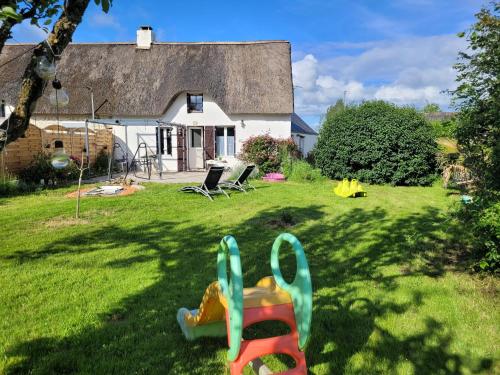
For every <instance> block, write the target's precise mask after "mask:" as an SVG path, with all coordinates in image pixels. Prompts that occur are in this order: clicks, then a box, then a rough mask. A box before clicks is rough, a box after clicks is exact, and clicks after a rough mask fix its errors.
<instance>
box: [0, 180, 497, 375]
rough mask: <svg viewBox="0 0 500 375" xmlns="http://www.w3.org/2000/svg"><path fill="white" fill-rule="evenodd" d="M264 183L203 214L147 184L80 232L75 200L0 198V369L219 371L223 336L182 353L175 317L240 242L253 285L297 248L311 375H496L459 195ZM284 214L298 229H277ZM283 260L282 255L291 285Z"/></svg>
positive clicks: (96, 206) (203, 202)
mask: <svg viewBox="0 0 500 375" xmlns="http://www.w3.org/2000/svg"><path fill="white" fill-rule="evenodd" d="M257 186H258V189H257V191H255V192H252V193H250V194H241V193H234V194H232V197H231V199H226V198H224V197H218V198H217V199H216V201H215V202H209V201H208V200H207V199H206V198H203V197H201V196H196V195H189V194H181V193H177V192H176V189H177V186H172V185H170V186H165V185H156V184H149V185H147V188H146V190H144V191H140V192H138V193H136V194H135V195H132V196H128V197H119V198H91V199H85V200H83V203H82V212H83V219H82V220H81V221H79V222H76V221H75V220H73V219H72V218H71V217H72V213H73V210H74V200H71V199H68V198H65V197H64V194H65V193H66V192H67V191H68V190H67V189H60V190H56V191H49V192H44V193H40V194H35V195H29V196H21V197H14V198H2V199H0V212H1V223H2V224H1V229H2V230H1V234H2V235H1V237H0V285H1V289H0V316H1V317H2V318H1V320H0V373H6V374H28V373H29V374H56V373H57V374H61V373H64V374H70V373H81V374H218V373H220V374H222V373H224V371H225V354H226V342H225V340H224V339H210V340H209V339H204V340H200V341H196V342H186V341H185V340H184V338H183V336H182V334H181V332H180V330H179V328H178V326H177V323H176V319H175V315H176V311H177V309H178V308H180V307H189V308H195V307H197V306H198V304H199V303H200V300H201V297H202V295H203V292H204V290H205V287H206V286H207V285H208V284H209V283H210V282H211V281H213V280H215V279H216V252H217V245H218V242H219V241H220V239H221V238H222V237H223V236H224V235H226V234H233V235H234V236H235V237H236V239H237V241H238V244H239V247H240V251H241V256H242V267H243V273H244V285H245V286H252V284H254V283H255V282H256V281H257V280H258V279H260V278H261V277H262V276H265V275H268V274H270V272H271V270H270V265H269V254H270V248H271V244H272V242H273V240H274V238H275V237H276V236H277V235H278V234H279V233H280V232H282V231H289V232H291V233H293V234H295V235H296V236H297V237H298V238H299V239H300V240H301V242H302V243H303V245H304V248H305V250H306V254H307V256H308V260H309V266H310V269H311V275H312V280H313V288H314V302H313V303H314V313H313V323H312V338H311V341H310V342H309V344H308V347H307V352H306V356H307V362H308V366H309V369H310V373H311V374H341V373H345V374H416V375H425V374H472V373H484V374H487V373H500V366H499V365H498V362H497V360H498V358H499V343H500V337H499V336H500V335H499V328H498V327H499V326H500V314H499V310H498V302H499V301H498V282H497V281H496V280H495V279H492V278H489V277H486V278H479V277H477V276H474V275H471V274H469V273H467V272H464V271H463V270H462V269H461V266H460V262H459V261H460V259H457V256H456V254H455V250H456V248H457V247H458V246H459V241H457V237H458V236H463V235H466V229H461V228H457V227H456V223H454V222H453V221H450V220H449V219H448V218H447V216H446V213H447V211H448V209H449V208H450V206H451V205H452V204H454V203H456V201H457V196H456V195H449V194H447V192H446V191H444V190H443V189H441V188H440V187H439V186H437V185H436V186H434V187H429V188H403V187H398V188H396V187H389V186H367V187H366V188H367V191H368V197H367V198H358V199H342V198H338V197H336V196H334V194H333V193H332V187H333V184H332V183H324V184H300V183H292V182H287V183H285V184H276V185H265V184H258V185H257ZM284 209H286V210H287V212H288V213H289V214H291V216H292V217H293V219H294V221H295V223H296V224H295V225H294V226H292V227H288V228H280V226H279V225H277V224H276V221H279V219H280V217H282V216H283V215H282V212H283V210H284ZM290 255H291V254H290V253H287V251H285V249H283V250H282V258H283V259H282V269H283V273H284V275H285V278H287V277H288V279H291V278H292V277H293V272H292V271H293V270H294V267H295V263H294V259H293V258H292V257H291V256H290ZM268 328H269V327H268ZM280 328H281V327H280ZM280 328H276V327H274V326H272V327H270V330H271V332H272V333H273V334H274V333H276V332H277V331H279V329H280ZM265 334H266V332H264V329H263V328H262V327H261V328H260V329H259V328H257V329H254V330H252V331H250V332H249V333H246V334H245V335H254V336H255V335H265ZM267 334H269V333H267ZM266 361H268V363H269V365H270V366H274V367H275V368H277V369H282V368H283V363H286V362H287V361H286V359H283V358H282V357H271V358H266Z"/></svg>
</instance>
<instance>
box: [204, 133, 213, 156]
mask: <svg viewBox="0 0 500 375" xmlns="http://www.w3.org/2000/svg"><path fill="white" fill-rule="evenodd" d="M204 139H205V145H204V149H205V160H213V159H215V127H214V126H205V137H204Z"/></svg>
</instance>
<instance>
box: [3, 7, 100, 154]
mask: <svg viewBox="0 0 500 375" xmlns="http://www.w3.org/2000/svg"><path fill="white" fill-rule="evenodd" d="M89 1H90V0H68V3H67V5H66V9H65V10H64V11H63V13H62V14H61V16H60V17H59V19H58V20H57V22H56V23H55V24H54V28H53V29H52V32H51V33H50V34H49V35H48V37H47V41H46V42H45V41H44V42H42V43H39V44H38V45H37V46H36V48H35V49H34V50H33V54H32V56H31V60H30V62H29V64H28V66H27V67H26V70H25V71H24V74H23V78H22V85H21V89H20V92H19V96H18V100H17V105H16V108H15V110H14V111H13V112H12V114H11V115H10V125H9V127H8V128H9V129H8V133H7V142H6V143H3V142H0V151H2V149H3V147H4V145H5V144H8V143H10V142H13V141H15V140H16V139H18V138H19V137H21V136H22V135H23V134H24V132H25V131H26V129H27V128H28V126H29V120H30V118H31V115H32V113H33V110H34V108H35V106H36V102H37V101H38V99H40V97H41V96H42V94H43V90H44V88H45V85H46V82H45V81H44V80H43V79H41V78H40V77H39V76H38V75H37V74H36V72H35V68H36V62H37V57H39V56H46V57H47V58H48V59H49V60H50V61H53V60H54V58H55V57H54V56H53V55H52V53H51V49H52V50H53V51H54V53H55V54H56V55H60V54H62V52H63V51H64V49H65V48H66V47H67V45H68V44H69V43H70V42H71V39H72V37H73V33H74V32H75V30H76V27H77V26H78V25H79V24H80V22H81V21H82V17H83V14H84V13H85V10H86V9H87V6H88V4H89ZM46 43H47V44H49V45H50V47H51V49H50V48H48V47H47V45H46ZM0 129H3V130H7V120H5V121H4V122H3V123H2V124H1V125H0Z"/></svg>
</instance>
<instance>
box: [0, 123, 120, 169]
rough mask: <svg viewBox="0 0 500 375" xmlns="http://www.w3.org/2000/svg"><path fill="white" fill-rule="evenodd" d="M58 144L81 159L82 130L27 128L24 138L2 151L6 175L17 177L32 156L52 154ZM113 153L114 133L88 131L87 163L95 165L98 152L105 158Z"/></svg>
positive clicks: (83, 131)
mask: <svg viewBox="0 0 500 375" xmlns="http://www.w3.org/2000/svg"><path fill="white" fill-rule="evenodd" d="M56 140H61V141H62V142H63V145H64V150H65V152H66V153H67V154H68V155H70V156H74V157H76V158H77V159H80V158H81V156H82V152H83V153H85V152H84V151H85V129H84V128H78V129H74V128H73V129H72V128H65V127H62V126H60V127H59V128H58V127H57V125H51V126H49V127H47V128H43V129H40V128H38V127H36V126H35V125H30V126H29V128H28V130H27V131H26V134H25V136H24V137H23V138H19V139H18V140H16V141H15V142H12V143H10V144H9V145H8V146H7V147H6V148H5V150H4V152H3V155H2V158H3V160H1V159H0V160H1V161H2V163H3V164H0V166H1V165H3V166H4V168H5V170H6V171H7V172H8V173H12V174H17V173H19V172H20V171H21V170H23V169H24V168H26V167H27V166H28V165H29V164H30V163H31V161H32V160H33V158H34V156H35V155H37V154H38V153H40V152H46V153H48V154H52V153H53V152H54V143H55V141H56ZM112 149H113V133H112V131H111V130H110V129H104V128H102V129H95V130H92V129H89V157H90V163H91V164H92V163H94V162H95V160H96V157H97V155H98V154H99V152H100V151H101V150H103V151H104V152H105V153H106V154H108V153H109V152H111V150H112Z"/></svg>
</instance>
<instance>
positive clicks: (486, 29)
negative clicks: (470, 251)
mask: <svg viewBox="0 0 500 375" xmlns="http://www.w3.org/2000/svg"><path fill="white" fill-rule="evenodd" d="M459 36H460V37H463V38H466V39H467V41H468V43H469V48H468V50H467V51H466V52H461V53H460V54H459V62H458V63H457V64H456V65H455V69H456V70H457V72H458V75H457V81H458V83H459V85H458V87H457V89H456V90H455V91H453V92H452V93H453V96H454V103H455V104H456V106H457V108H458V109H459V121H458V127H457V139H458V143H459V147H460V151H461V152H462V153H463V155H464V164H465V165H466V166H467V167H468V168H470V169H471V171H472V172H473V174H474V176H475V178H476V190H475V201H474V203H473V204H472V205H469V206H468V207H467V208H466V210H465V211H466V212H465V213H466V215H465V217H466V219H467V221H468V224H469V225H468V227H469V228H471V230H472V231H473V233H474V234H475V236H476V238H477V239H478V244H479V246H478V247H477V249H478V250H479V251H478V255H479V256H482V257H483V258H482V260H481V261H480V262H479V263H478V264H479V266H480V267H481V268H483V269H498V268H499V266H500V254H499V252H498V249H499V248H500V142H499V140H500V2H498V1H496V2H491V4H490V6H489V7H484V8H482V9H481V10H480V11H479V13H477V14H476V23H475V24H474V25H472V27H471V28H470V29H469V30H468V31H467V32H464V33H461V34H459Z"/></svg>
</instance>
